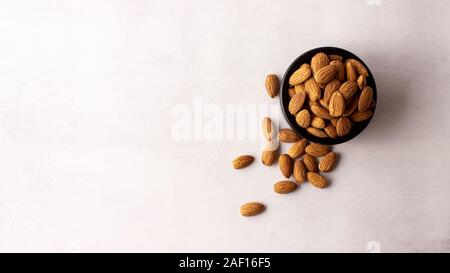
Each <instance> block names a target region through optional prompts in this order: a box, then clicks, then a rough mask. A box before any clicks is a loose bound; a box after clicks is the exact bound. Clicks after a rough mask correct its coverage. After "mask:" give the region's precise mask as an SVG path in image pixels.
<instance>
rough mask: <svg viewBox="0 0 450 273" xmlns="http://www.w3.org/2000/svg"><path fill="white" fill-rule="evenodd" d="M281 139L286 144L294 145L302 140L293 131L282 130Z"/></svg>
mask: <svg viewBox="0 0 450 273" xmlns="http://www.w3.org/2000/svg"><path fill="white" fill-rule="evenodd" d="M279 139H280V141H281V142H284V143H294V142H297V141H299V140H300V137H299V136H298V135H297V133H296V132H294V131H293V130H291V129H280V132H279Z"/></svg>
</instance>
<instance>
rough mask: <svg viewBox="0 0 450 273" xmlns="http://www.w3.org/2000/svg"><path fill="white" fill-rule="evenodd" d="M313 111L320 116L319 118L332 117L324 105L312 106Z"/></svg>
mask: <svg viewBox="0 0 450 273" xmlns="http://www.w3.org/2000/svg"><path fill="white" fill-rule="evenodd" d="M311 112H313V114H314V115H316V116H318V117H319V118H324V119H331V118H332V117H331V115H330V112H328V110H327V109H325V108H323V107H322V106H316V105H313V106H311Z"/></svg>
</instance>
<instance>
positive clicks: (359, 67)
mask: <svg viewBox="0 0 450 273" xmlns="http://www.w3.org/2000/svg"><path fill="white" fill-rule="evenodd" d="M347 62H348V63H351V64H352V66H353V67H354V68H355V69H356V71H357V72H358V74H359V75H362V76H364V77H367V76H369V71H368V70H367V68H366V67H365V66H364V65H363V64H362V63H361V62H359V61H357V60H355V59H348V60H347Z"/></svg>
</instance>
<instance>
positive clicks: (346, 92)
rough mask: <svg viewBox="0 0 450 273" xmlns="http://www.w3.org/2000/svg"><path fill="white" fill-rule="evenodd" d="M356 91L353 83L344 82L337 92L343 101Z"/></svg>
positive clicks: (356, 86)
mask: <svg viewBox="0 0 450 273" xmlns="http://www.w3.org/2000/svg"><path fill="white" fill-rule="evenodd" d="M356 91H358V85H357V84H356V82H354V81H346V82H344V83H343V84H341V86H340V87H339V92H341V93H342V96H344V99H346V100H348V99H350V98H351V97H352V96H353V95H354V94H355V93H356Z"/></svg>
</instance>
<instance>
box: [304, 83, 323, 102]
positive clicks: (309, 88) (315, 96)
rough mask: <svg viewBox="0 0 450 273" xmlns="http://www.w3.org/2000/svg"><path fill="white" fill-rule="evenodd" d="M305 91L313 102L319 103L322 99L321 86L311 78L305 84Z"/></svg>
mask: <svg viewBox="0 0 450 273" xmlns="http://www.w3.org/2000/svg"><path fill="white" fill-rule="evenodd" d="M305 90H306V92H307V93H308V97H309V99H310V100H311V101H317V100H319V99H320V96H321V95H322V94H321V93H322V91H321V90H320V86H319V85H318V84H317V82H316V80H315V79H314V78H309V79H308V80H307V81H306V82H305Z"/></svg>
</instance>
